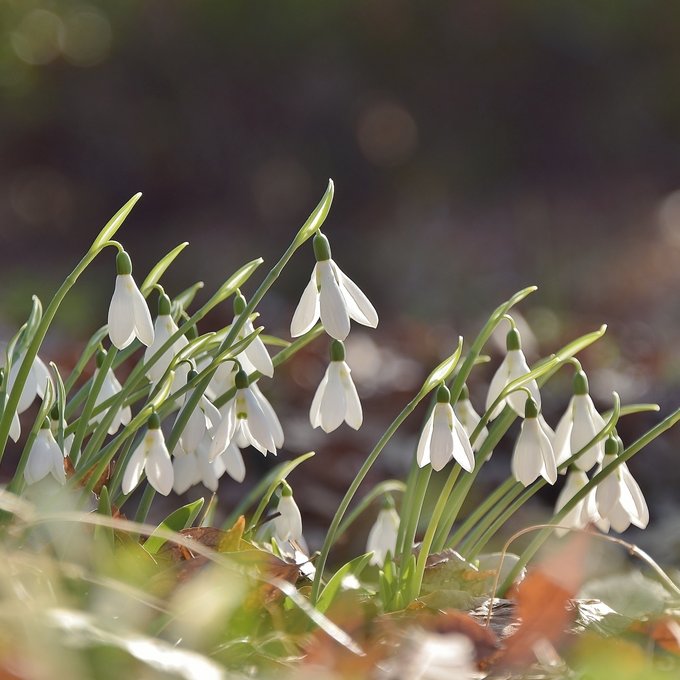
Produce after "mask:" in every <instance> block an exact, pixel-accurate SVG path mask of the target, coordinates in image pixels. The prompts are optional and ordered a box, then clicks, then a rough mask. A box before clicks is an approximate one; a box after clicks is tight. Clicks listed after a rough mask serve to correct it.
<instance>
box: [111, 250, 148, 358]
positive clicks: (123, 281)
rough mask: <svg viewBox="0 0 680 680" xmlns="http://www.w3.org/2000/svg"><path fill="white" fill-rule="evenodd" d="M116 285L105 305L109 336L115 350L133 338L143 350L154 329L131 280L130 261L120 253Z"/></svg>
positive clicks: (128, 257) (143, 300)
mask: <svg viewBox="0 0 680 680" xmlns="http://www.w3.org/2000/svg"><path fill="white" fill-rule="evenodd" d="M116 273H117V276H116V286H115V288H114V291H113V297H112V298H111V304H110V305H109V337H110V338H111V342H112V343H113V344H114V345H115V346H116V347H117V348H118V349H125V348H126V347H127V346H128V345H129V344H130V343H131V342H132V341H133V340H134V339H135V338H139V341H140V342H141V343H142V344H144V345H146V346H147V347H148V346H149V345H151V344H152V343H153V338H154V330H153V324H152V323H151V314H149V308H148V307H147V304H146V300H145V299H144V296H143V295H142V294H141V292H140V290H139V288H137V284H136V283H135V280H134V279H133V278H132V261H131V260H130V256H129V255H128V254H127V253H126V252H125V251H124V250H121V251H120V252H119V253H118V255H117V256H116Z"/></svg>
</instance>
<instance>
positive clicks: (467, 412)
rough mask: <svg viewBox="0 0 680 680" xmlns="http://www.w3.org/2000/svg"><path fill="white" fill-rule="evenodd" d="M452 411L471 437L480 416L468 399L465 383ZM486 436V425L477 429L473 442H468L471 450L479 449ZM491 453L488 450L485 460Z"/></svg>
mask: <svg viewBox="0 0 680 680" xmlns="http://www.w3.org/2000/svg"><path fill="white" fill-rule="evenodd" d="M453 412H454V413H455V414H456V417H457V418H458V420H459V421H460V424H461V425H462V426H463V429H464V430H465V432H466V433H467V435H468V437H472V433H473V432H474V431H475V430H476V429H477V426H478V425H479V421H480V420H481V417H480V415H479V414H478V413H477V411H475V407H474V406H473V405H472V402H471V401H470V394H469V392H468V388H467V385H463V389H462V391H461V393H460V396H459V397H458V400H457V401H456V403H455V405H454V407H453ZM488 436H489V430H488V429H487V428H486V427H483V428H482V429H481V430H480V431H479V434H478V435H477V437H475V440H474V442H473V441H471V442H470V443H471V444H472V450H473V451H475V452H477V451H479V449H481V448H482V444H484V442H485V441H486V438H487V437H488ZM491 453H492V452H491V451H490V452H489V455H488V457H487V460H488V459H489V458H491Z"/></svg>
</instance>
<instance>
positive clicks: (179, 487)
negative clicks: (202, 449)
mask: <svg viewBox="0 0 680 680" xmlns="http://www.w3.org/2000/svg"><path fill="white" fill-rule="evenodd" d="M197 466H198V462H197V460H196V456H195V455H194V454H192V453H184V452H183V451H180V452H178V451H177V450H176V451H175V457H174V458H173V461H172V468H173V474H174V480H173V483H172V489H173V491H174V492H175V493H177V494H183V493H184V492H185V491H187V490H188V489H189V488H190V487H191V486H192V485H193V483H194V479H195V478H196V468H197Z"/></svg>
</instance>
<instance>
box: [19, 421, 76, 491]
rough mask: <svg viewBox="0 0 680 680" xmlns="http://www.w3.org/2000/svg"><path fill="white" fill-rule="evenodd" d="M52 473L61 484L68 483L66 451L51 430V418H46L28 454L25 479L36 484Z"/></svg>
mask: <svg viewBox="0 0 680 680" xmlns="http://www.w3.org/2000/svg"><path fill="white" fill-rule="evenodd" d="M50 473H52V476H53V477H54V478H55V479H56V480H57V481H58V482H59V484H65V483H66V473H65V472H64V453H63V451H62V450H61V449H60V448H59V444H57V440H56V439H55V438H54V435H53V434H52V431H51V430H50V421H49V418H45V420H44V422H43V424H42V425H41V427H40V430H38V434H37V435H36V438H35V440H34V442H33V446H32V447H31V451H30V453H29V454H28V461H27V462H26V467H25V468H24V479H25V480H26V483H27V484H35V483H36V482H39V481H40V480H41V479H43V477H46V476H47V475H48V474H50Z"/></svg>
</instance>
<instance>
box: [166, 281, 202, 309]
mask: <svg viewBox="0 0 680 680" xmlns="http://www.w3.org/2000/svg"><path fill="white" fill-rule="evenodd" d="M204 285H205V284H204V283H203V281H196V283H194V285H193V286H189V288H187V289H186V290H183V291H182V292H181V293H180V294H179V295H178V296H177V297H176V298H175V299H174V300H173V301H172V304H173V306H177V307H179V308H180V309H183V310H186V309H187V307H189V305H190V304H191V303H192V302H193V301H194V298H195V297H196V293H198V291H199V290H201V288H203V286H204Z"/></svg>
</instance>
